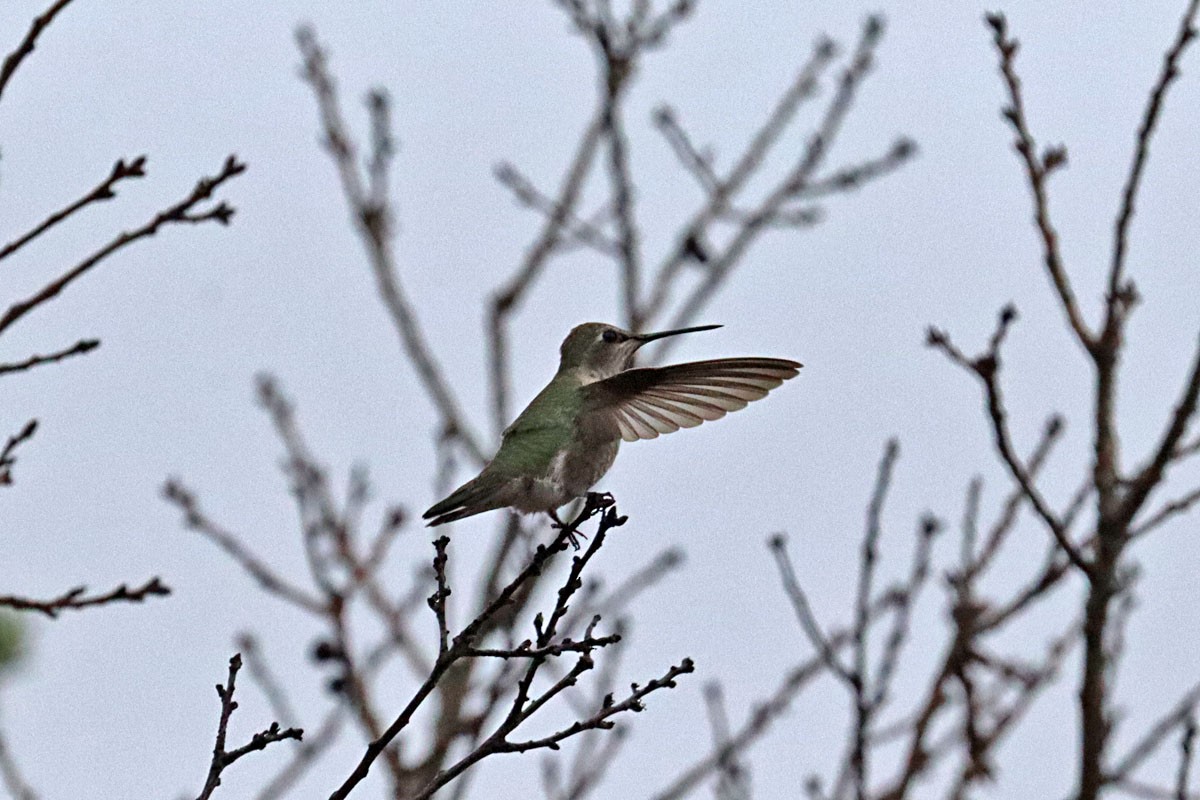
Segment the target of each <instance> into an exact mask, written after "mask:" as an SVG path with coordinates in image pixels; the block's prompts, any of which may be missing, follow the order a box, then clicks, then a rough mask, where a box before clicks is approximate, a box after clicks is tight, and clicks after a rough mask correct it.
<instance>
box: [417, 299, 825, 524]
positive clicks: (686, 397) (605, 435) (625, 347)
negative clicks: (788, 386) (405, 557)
mask: <svg viewBox="0 0 1200 800" xmlns="http://www.w3.org/2000/svg"><path fill="white" fill-rule="evenodd" d="M719 327H721V326H720V325H701V326H699V327H695V328H682V329H680V330H674V331H662V332H660V333H630V332H629V331H624V330H621V329H620V328H618V327H615V326H613V325H605V324H604V323H600V322H586V323H584V324H583V325H577V326H576V327H575V328H574V329H572V330H571V332H570V333H569V334H567V338H566V339H565V340H564V341H563V343H562V347H561V348H559V351H560V353H561V355H562V357H561V360H560V361H559V364H558V372H557V373H556V374H555V375H554V378H553V379H552V380H551V381H550V383H549V384H548V385H547V386H546V388H545V389H543V390H542V391H541V393H540V394H538V396H537V397H535V398H533V402H531V403H530V404H529V405H528V406H527V407H526V408H525V410H524V411H522V412H521V415H520V416H518V417H517V419H516V420H515V421H514V422H513V423H512V424H511V425H509V426H508V428H506V429H505V431H504V438H503V441H502V442H501V444H500V450H499V452H497V453H496V456H495V457H494V458H493V459H492V460H491V461H490V462H488V464H487V466H485V467H484V468H483V471H482V472H480V473H479V475H478V476H476V477H475V478H473V479H471V480H469V481H467V482H466V483H465V484H463V485H462V486H460V487H459V488H458V489H455V490H454V491H453V492H452V493H451V494H450V496H449V497H447V498H446V499H445V500H443V501H441V502H440V503H437V504H435V505H434V506H432V507H431V508H430V509H429V510H428V511H426V512H425V514H424V518H425V519H428V520H431V521H430V523H429V524H430V525H431V526H433V525H441V524H442V523H444V522H453V521H454V520H456V519H462V518H463V517H470V516H472V515H474V514H481V513H483V512H484V511H491V510H492V509H495V508H504V507H512V508H515V509H517V510H518V511H525V512H536V511H544V512H546V513H548V514H549V515H550V516H551V517H552V518H553V519H554V521H555V522H559V524H562V523H561V522H560V521H559V519H558V515H557V511H556V510H557V509H558V508H559V507H560V506H563V505H566V504H567V503H569V502H570V501H571V500H574V499H575V498H577V497H582V496H583V495H584V494H585V493H586V492H587V490H588V489H589V488H591V486H592V484H594V483H596V481H598V480H600V478H602V477H603V476H604V473H606V472H608V468H609V467H611V466H612V463H613V460H614V459H616V457H617V448H618V447H619V446H620V444H621V440H622V439H624V440H625V441H627V442H633V441H637V440H638V439H654V438H656V437H657V436H658V435H659V434H662V433H672V432H673V431H677V430H679V429H680V428H694V427H695V426H697V425H699V424H700V423H701V422H704V421H705V420H712V419H720V418H721V417H723V416H725V414H727V413H728V412H730V411H737V410H738V409H739V408H745V407H746V404H747V403H749V402H750V401H751V400H758V399H759V398H760V397H765V396H766V394H767V392H769V391H770V390H771V389H774V388H775V387H776V386H779V385H780V384H781V383H783V382H784V381H785V380H787V379H789V378H794V377H795V376H796V374H797V373H798V372H799V370H800V367H801V365H800V364H798V363H796V362H795V361H787V360H784V359H781V358H720V359H715V360H712V361H694V362H692V363H690V364H672V365H671V366H667V367H641V368H639V369H630V367H631V366H632V365H633V358H634V354H635V353H637V351H638V348H640V347H641V346H642V345H644V344H646V343H647V342H652V341H654V340H655V339H662V338H664V337H666V336H675V335H678V334H681V333H692V332H694V331H707V330H712V329H713V328H719Z"/></svg>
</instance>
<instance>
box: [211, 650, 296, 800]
mask: <svg viewBox="0 0 1200 800" xmlns="http://www.w3.org/2000/svg"><path fill="white" fill-rule="evenodd" d="M241 668H242V657H241V655H240V654H236V653H235V654H234V656H233V658H231V659H229V678H228V680H226V682H225V685H224V686H222V685H221V684H219V683H218V684H217V696H218V697H219V698H221V718H220V721H219V722H218V723H217V738H216V743H215V744H214V745H213V757H212V761H211V762H210V764H209V767H208V777H207V778H206V779H205V781H204V788H203V789H201V790H200V794H199V795H197V796H196V800H208V798H210V797H212V793H213V792H214V791H216V788H217V787H218V786H220V785H221V774H222V773H223V772H224V771H225V769H226V768H227V767H228V766H229V765H231V764H233V763H234V762H235V761H237V760H238V759H240V758H241V757H242V756H245V755H249V754H250V753H253V752H255V751H258V750H264V749H266V747H267V745H270V744H273V743H275V742H281V741H284V740H285V739H295V740H296V741H300V740H302V739H303V738H304V731H302V730H300V729H299V728H287V729H286V730H282V729H280V727H279V723H278V722H272V723H271V727H269V728H267V729H266V730H264V731H261V732H259V733H256V734H254V735H253V736H252V737H250V741H249V742H247V743H246V744H244V745H242V746H241V747H238V748H235V749H233V750H226V749H225V740H226V737H227V735H228V728H229V718H230V717H232V716H233V712H234V710H235V709H236V708H237V707H238V704H237V701H235V700H234V699H233V692H234V683H235V681H236V680H237V674H238V670H240V669H241Z"/></svg>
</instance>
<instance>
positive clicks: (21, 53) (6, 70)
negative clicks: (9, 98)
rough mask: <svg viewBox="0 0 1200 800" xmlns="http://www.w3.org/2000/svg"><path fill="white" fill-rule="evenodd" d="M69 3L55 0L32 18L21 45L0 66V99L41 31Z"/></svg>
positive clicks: (63, 0) (68, 0) (64, 0)
mask: <svg viewBox="0 0 1200 800" xmlns="http://www.w3.org/2000/svg"><path fill="white" fill-rule="evenodd" d="M70 3H71V0H56V2H54V3H53V4H51V5H50V7H49V8H47V9H46V10H45V11H43V12H42V13H41V14H40V15H38V16H36V17H34V18H33V22H32V23H31V24H30V26H29V30H28V31H27V32H26V34H25V38H24V39H22V40H21V43H20V44H19V45H17V48H16V49H15V50H13V51H12V52H11V53H9V54H8V56H6V57H5V59H4V63H3V64H0V97H2V96H3V95H4V90H5V89H6V88H7V87H8V82H9V81H10V80H12V76H13V73H15V72H16V71H17V67H19V66H21V62H22V61H24V60H25V57H26V56H28V55H29V54H30V53H32V52H33V49H34V47H35V46H36V45H37V40H38V37H39V36H41V35H42V31H44V30H45V29H46V27H47V26H48V25H49V24H50V23H51V22H53V21H54V18H55V17H56V16H58V13H59V12H60V11H62V10H63V9H64V8H66V7H67V6H68V5H69V4H70Z"/></svg>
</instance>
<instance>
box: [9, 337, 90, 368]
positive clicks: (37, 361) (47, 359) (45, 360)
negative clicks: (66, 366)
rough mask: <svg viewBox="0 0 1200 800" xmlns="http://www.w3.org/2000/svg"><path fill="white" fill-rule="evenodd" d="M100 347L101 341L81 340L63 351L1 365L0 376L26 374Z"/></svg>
mask: <svg viewBox="0 0 1200 800" xmlns="http://www.w3.org/2000/svg"><path fill="white" fill-rule="evenodd" d="M99 346H100V340H99V339H80V340H79V341H78V342H76V343H75V344H73V345H71V346H70V347H65V348H63V349H62V350H56V351H54V352H53V353H47V354H46V355H44V356H42V355H33V356H30V357H29V358H27V359H25V360H24V361H17V362H14V363H11V364H0V375H4V374H6V373H10V372H25V371H27V370H31V369H33V368H34V367H40V366H42V365H43V364H53V363H55V362H57V361H62V360H63V359H66V358H70V357H72V356H81V355H85V354H87V353H90V352H92V351H93V350H95V349H96V348H97V347H99Z"/></svg>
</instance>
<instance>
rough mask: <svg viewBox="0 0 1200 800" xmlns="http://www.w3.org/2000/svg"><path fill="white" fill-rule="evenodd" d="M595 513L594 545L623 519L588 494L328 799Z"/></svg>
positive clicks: (338, 796)
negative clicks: (579, 508)
mask: <svg viewBox="0 0 1200 800" xmlns="http://www.w3.org/2000/svg"><path fill="white" fill-rule="evenodd" d="M596 515H600V525H599V528H598V529H597V532H596V533H595V534H594V538H593V544H595V540H596V539H597V538H598V539H601V540H603V538H604V533H605V532H606V531H607V530H608V529H610V528H613V527H617V526H619V525H622V524H624V522H625V518H624V517H620V516H618V515H617V514H616V511H615V509H614V508H613V507H612V501H611V499H608V498H605V497H603V496H601V495H596V494H590V495H588V499H587V502H586V503H585V504H584V507H583V509H582V510H581V511H580V513H579V515H578V516H576V517H575V519H573V520H572V521H571V522H570V523H568V524H567V525H566V526H565V527H564V528H563V529H562V530H560V531H559V532H558V534H557V535H556V536H555V538H554V541H553V542H551V544H550V545H549V546H548V547H547V546H539V547H538V548H537V550H536V551H535V552H534V554H533V557H532V558H531V559H530V560H529V562H528V563H527V564H526V565H525V567H524V569H522V570H521V572H520V573H518V574H517V576H516V577H515V578H513V580H512V581H510V582H509V583H508V584H507V585H506V586H505V587H504V588H503V589H501V590H500V591H499V593H498V594H497V595H496V597H495V599H493V600H492V601H491V602H490V603H489V604H488V605H487V606H486V607H485V608H484V609H483V610H482V611H481V612H480V613H479V614H478V616H476V617H475V619H474V620H472V621H471V622H470V623H468V624H467V625H466V627H464V628H463V629H462V631H460V632H459V634H458V635H457V636H455V637H454V638H453V639H452V640H451V641H450V644H449V647H448V648H447V650H446V652H445V653H444V654H442V655H441V656H440V657H439V658H438V660H437V661H436V662H435V664H434V665H433V668H432V669H431V670H430V672H429V675H428V677H427V678H426V680H425V681H424V683H422V684H421V686H420V687H419V688H418V689H417V690H416V692H415V693H414V694H413V696H412V698H411V699H410V700H409V702H408V704H407V705H406V706H405V707H404V709H403V710H402V711H401V712H400V714H399V715H398V716H397V717H396V718H395V720H394V721H393V722H392V723H391V725H389V726H388V727H387V729H386V730H384V731H383V733H382V734H380V735H379V736H378V737H376V738H375V739H374V740H373V741H372V742H371V743H370V744H369V745H368V746H367V750H366V752H365V753H364V754H363V756H362V758H361V759H360V760H359V763H358V764H357V765H356V766H355V768H354V770H353V771H352V772H351V773H350V775H349V777H347V778H346V780H345V781H344V782H343V783H342V785H341V786H340V787H338V788H337V789H336V790H335V791H334V792H333V794H331V795H330V800H344V798H345V797H347V796H348V795H349V794H350V792H351V791H352V790H353V789H354V787H355V786H357V785H358V784H359V783H360V782H361V781H362V780H363V779H364V778H365V777H366V776H367V774H368V773H369V771H370V769H371V765H372V764H373V763H374V762H375V761H376V760H377V759H378V758H379V756H380V755H382V754H383V753H384V751H385V750H387V749H388V747H389V746H390V745H391V743H392V741H393V740H394V739H395V738H396V737H397V736H399V735H400V733H401V731H403V730H404V729H405V728H406V727H408V725H409V723H410V722H411V721H412V718H413V715H414V714H416V712H417V710H418V709H419V708H420V707H421V706H422V705H423V704H424V703H425V701H426V700H427V699H428V698H429V696H430V695H431V694H433V692H434V691H435V690H436V689H437V688H438V685H439V683H440V682H441V680H442V679H443V677H444V676H445V675H446V674H447V673H448V672H449V671H450V669H451V667H453V666H454V665H455V664H456V663H457V662H458V661H459V660H460V659H462V658H464V657H466V656H467V655H468V653H469V651H470V650H471V649H472V648H474V646H475V642H476V640H477V638H478V637H479V636H480V635H481V634H483V633H484V632H485V630H486V629H487V628H488V627H489V625H490V624H491V621H492V619H493V618H494V617H495V616H496V615H497V614H499V613H500V612H501V611H502V610H504V609H505V608H507V607H508V606H509V605H510V604H511V603H512V602H513V600H514V598H515V597H516V596H517V595H518V594H519V593H520V592H521V591H523V590H524V588H525V587H526V585H527V584H528V583H529V582H530V581H531V580H533V579H534V578H536V577H537V576H540V575H541V574H542V571H543V570H544V569H545V568H546V566H547V565H548V564H549V562H550V561H551V559H553V557H554V556H555V554H557V553H559V552H562V551H563V550H564V549H566V547H567V543H568V542H569V541H570V540H571V539H572V538H573V537H574V536H575V535H576V532H577V531H578V529H579V526H580V525H582V524H583V523H584V522H585V521H587V520H589V519H591V518H592V517H594V516H596ZM440 624H441V623H440V620H439V625H440ZM582 657H583V658H587V655H586V654H585V655H584V656H582ZM514 727H515V726H514ZM509 730H511V729H509ZM509 730H505V731H504V733H505V734H507V733H508V732H509ZM501 738H503V737H501ZM472 763H474V762H472ZM466 766H469V765H466ZM466 766H464V767H462V769H466ZM462 769H460V770H458V772H455V775H457V774H459V772H461V771H462ZM440 774H441V773H439V775H440ZM452 777H453V776H451V778H452ZM434 780H435V782H437V781H438V779H437V778H435V779H434ZM448 780H449V778H448V779H447V780H442V781H440V782H437V786H442V785H444V784H445V783H446V782H448ZM435 788H436V787H435Z"/></svg>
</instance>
